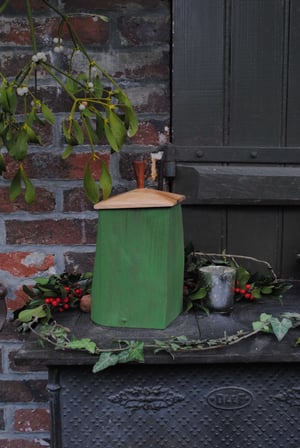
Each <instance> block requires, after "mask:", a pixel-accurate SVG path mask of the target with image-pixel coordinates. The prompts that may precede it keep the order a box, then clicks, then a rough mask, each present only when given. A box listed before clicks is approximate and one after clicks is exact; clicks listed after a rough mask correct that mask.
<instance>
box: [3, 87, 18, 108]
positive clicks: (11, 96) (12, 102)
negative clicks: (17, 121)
mask: <svg viewBox="0 0 300 448" xmlns="http://www.w3.org/2000/svg"><path fill="white" fill-rule="evenodd" d="M6 94H7V101H8V105H9V111H10V113H11V114H15V113H16V110H17V102H18V100H17V93H16V90H15V89H14V88H13V86H12V85H9V86H8V87H7V90H6Z"/></svg>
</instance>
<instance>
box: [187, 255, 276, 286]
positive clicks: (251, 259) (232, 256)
mask: <svg viewBox="0 0 300 448" xmlns="http://www.w3.org/2000/svg"><path fill="white" fill-rule="evenodd" d="M193 253H194V254H195V255H200V256H208V257H223V258H224V257H225V258H226V257H228V258H232V260H233V261H234V263H235V258H242V259H243V260H250V261H255V262H257V263H263V264H265V265H266V266H267V268H268V269H269V271H270V272H271V274H272V275H273V278H274V280H275V281H277V280H278V279H277V275H276V274H275V272H274V270H273V268H272V266H271V265H270V263H268V262H267V261H266V260H260V259H258V258H255V257H249V256H247V255H232V254H225V253H223V254H217V253H207V252H193Z"/></svg>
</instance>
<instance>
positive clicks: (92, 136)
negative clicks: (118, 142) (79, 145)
mask: <svg viewBox="0 0 300 448" xmlns="http://www.w3.org/2000/svg"><path fill="white" fill-rule="evenodd" d="M83 124H84V126H85V129H86V133H87V135H88V137H89V140H90V141H92V143H98V142H99V137H98V135H97V134H96V132H95V131H94V129H93V126H92V124H91V121H90V119H89V118H88V117H83Z"/></svg>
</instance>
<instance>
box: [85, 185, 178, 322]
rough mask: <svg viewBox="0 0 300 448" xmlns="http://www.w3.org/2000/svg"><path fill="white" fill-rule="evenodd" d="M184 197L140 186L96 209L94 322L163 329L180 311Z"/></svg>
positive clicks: (112, 198) (100, 204) (93, 292)
mask: <svg viewBox="0 0 300 448" xmlns="http://www.w3.org/2000/svg"><path fill="white" fill-rule="evenodd" d="M183 199H184V196H182V195H179V194H174V193H169V192H165V191H159V190H152V189H147V188H139V189H136V190H132V191H130V192H127V193H123V194H120V195H118V196H114V197H111V198H109V199H107V200H105V201H101V202H99V203H98V204H96V205H95V209H97V210H99V222H98V236H97V247H96V259H95V266H94V276H93V288H92V308H91V318H92V320H93V321H94V322H95V323H96V324H99V325H106V326H112V327H131V328H154V329H164V328H166V327H167V326H168V325H169V324H170V323H171V322H172V321H173V320H174V319H175V318H176V317H177V316H178V315H179V314H180V312H181V310H182V289H183V275H184V242H183V225H182V214H181V205H180V203H181V202H182V201H183Z"/></svg>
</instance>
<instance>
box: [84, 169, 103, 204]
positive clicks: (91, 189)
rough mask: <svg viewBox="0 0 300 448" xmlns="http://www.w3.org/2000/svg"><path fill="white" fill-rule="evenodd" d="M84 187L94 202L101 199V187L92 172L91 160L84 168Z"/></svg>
mask: <svg viewBox="0 0 300 448" xmlns="http://www.w3.org/2000/svg"><path fill="white" fill-rule="evenodd" d="M83 187H84V191H85V193H86V195H87V197H88V198H89V200H90V201H91V202H92V203H93V204H95V203H96V202H98V201H99V199H100V192H99V188H98V185H97V183H96V182H95V180H94V179H93V176H92V174H91V168H90V163H89V162H88V163H87V164H86V166H85V170H84V178H83Z"/></svg>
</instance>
